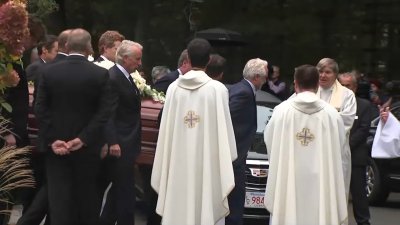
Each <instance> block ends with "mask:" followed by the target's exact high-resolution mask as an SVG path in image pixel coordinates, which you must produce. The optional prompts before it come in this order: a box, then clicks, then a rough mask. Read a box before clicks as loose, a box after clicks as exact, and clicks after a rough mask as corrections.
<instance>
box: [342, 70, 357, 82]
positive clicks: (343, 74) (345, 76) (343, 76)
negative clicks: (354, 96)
mask: <svg viewBox="0 0 400 225" xmlns="http://www.w3.org/2000/svg"><path fill="white" fill-rule="evenodd" d="M347 77H350V78H351V81H352V82H353V84H357V83H358V81H357V76H356V74H355V72H346V73H341V74H339V75H338V78H339V80H340V78H347Z"/></svg>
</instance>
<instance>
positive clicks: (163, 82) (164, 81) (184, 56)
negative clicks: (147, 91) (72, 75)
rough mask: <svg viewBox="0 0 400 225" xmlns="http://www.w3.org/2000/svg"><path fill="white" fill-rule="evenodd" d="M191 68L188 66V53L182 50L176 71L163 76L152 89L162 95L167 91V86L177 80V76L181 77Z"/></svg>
mask: <svg viewBox="0 0 400 225" xmlns="http://www.w3.org/2000/svg"><path fill="white" fill-rule="evenodd" d="M191 68H192V66H191V65H190V61H189V58H188V53H187V50H186V49H185V50H183V51H182V53H181V55H180V56H179V59H178V69H177V70H175V71H172V72H170V73H168V74H167V75H165V76H164V77H162V78H160V79H158V80H157V81H156V82H155V83H154V85H153V88H154V89H156V90H157V91H162V92H164V93H167V89H168V87H169V85H170V84H171V83H172V82H174V81H175V80H176V79H178V77H179V75H183V74H185V73H187V72H188V71H189V70H191Z"/></svg>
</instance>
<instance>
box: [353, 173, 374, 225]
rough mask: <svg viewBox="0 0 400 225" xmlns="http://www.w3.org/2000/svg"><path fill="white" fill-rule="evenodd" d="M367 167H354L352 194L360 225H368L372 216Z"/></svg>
mask: <svg viewBox="0 0 400 225" xmlns="http://www.w3.org/2000/svg"><path fill="white" fill-rule="evenodd" d="M366 183H367V181H366V166H353V167H352V170H351V181H350V193H351V197H352V201H353V213H354V218H355V220H356V222H357V224H359V225H361V224H362V225H368V224H370V223H369V219H370V214H369V208H368V199H367V190H366V189H365V187H366Z"/></svg>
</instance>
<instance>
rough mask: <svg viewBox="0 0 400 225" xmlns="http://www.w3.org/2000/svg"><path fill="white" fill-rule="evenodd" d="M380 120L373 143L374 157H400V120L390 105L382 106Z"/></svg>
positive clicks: (372, 153)
mask: <svg viewBox="0 0 400 225" xmlns="http://www.w3.org/2000/svg"><path fill="white" fill-rule="evenodd" d="M380 117H381V118H380V120H379V124H378V127H377V128H376V133H375V137H374V142H373V144H372V152H371V155H372V157H373V158H381V159H388V158H398V157H400V121H399V120H398V119H397V118H396V117H395V116H394V115H393V114H392V113H391V112H390V110H389V107H384V108H380Z"/></svg>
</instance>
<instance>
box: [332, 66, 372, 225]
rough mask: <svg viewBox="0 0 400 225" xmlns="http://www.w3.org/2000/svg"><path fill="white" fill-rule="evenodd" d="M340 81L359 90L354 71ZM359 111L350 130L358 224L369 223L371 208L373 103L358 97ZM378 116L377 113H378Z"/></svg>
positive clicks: (352, 184)
mask: <svg viewBox="0 0 400 225" xmlns="http://www.w3.org/2000/svg"><path fill="white" fill-rule="evenodd" d="M338 78H339V82H340V83H341V84H342V85H343V86H345V87H347V88H349V89H350V90H352V91H353V92H354V93H356V91H357V78H356V76H355V74H353V73H344V74H339V77H338ZM356 101H357V112H356V118H355V120H354V123H353V126H352V128H351V130H350V142H349V143H350V151H351V180H350V192H351V197H352V200H353V213H354V219H355V220H356V222H357V224H358V225H369V224H370V223H369V219H370V214H369V208H368V199H367V191H366V189H365V187H366V186H367V179H366V173H365V171H366V167H367V165H368V157H369V154H370V153H369V149H368V145H367V138H368V135H369V127H370V124H371V120H372V119H373V118H374V117H373V107H374V106H373V105H372V104H371V103H370V102H369V101H367V100H365V99H362V98H359V97H356ZM376 116H377V115H376Z"/></svg>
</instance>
